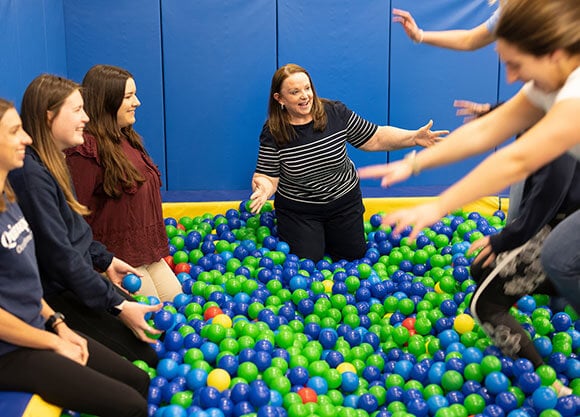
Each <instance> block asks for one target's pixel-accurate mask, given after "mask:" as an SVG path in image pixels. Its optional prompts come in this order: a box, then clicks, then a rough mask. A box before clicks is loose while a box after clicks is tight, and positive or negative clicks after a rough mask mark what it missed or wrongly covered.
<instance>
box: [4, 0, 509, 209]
mask: <svg viewBox="0 0 580 417" xmlns="http://www.w3.org/2000/svg"><path fill="white" fill-rule="evenodd" d="M392 7H399V8H406V9H408V10H410V11H411V12H412V13H413V15H414V16H415V18H416V19H417V21H418V23H419V25H420V26H421V27H423V28H424V29H425V30H441V29H449V28H469V27H473V26H475V25H477V24H480V23H482V22H483V21H485V20H486V19H487V17H489V16H490V15H491V13H492V12H493V10H494V8H491V7H489V6H488V4H487V1H486V0H470V1H468V2H465V1H464V0H440V1H437V2H433V1H431V0H415V1H412V2H410V1H404V0H390V1H387V2H384V1H382V0H365V1H363V2H361V1H359V0H340V1H336V0H334V1H331V0H318V1H316V2H312V1H307V0H277V1H273V0H252V1H247V0H196V1H187V2H184V1H180V0H140V1H136V0H100V1H98V2H87V1H84V0H61V1H55V0H44V1H39V0H18V1H16V0H0V17H1V18H2V22H3V24H2V25H0V41H3V42H4V43H5V44H6V45H10V49H9V52H10V53H9V54H7V59H3V60H1V61H0V69H1V70H2V71H3V74H4V76H3V77H2V80H1V81H0V95H2V96H4V97H7V98H10V99H13V100H16V101H17V102H18V101H19V98H20V96H21V95H22V92H23V91H24V88H25V86H26V85H27V84H28V82H30V80H31V79H32V78H34V76H36V75H38V74H39V73H41V72H53V73H58V74H63V75H67V76H69V77H70V78H72V79H74V80H76V81H79V82H80V81H81V80H82V77H83V75H84V74H85V72H86V71H87V70H88V69H89V68H90V67H91V66H92V65H94V64H96V63H109V64H114V65H119V66H122V67H125V68H127V69H128V70H129V71H131V72H132V73H133V74H134V75H135V78H136V82H137V88H138V95H139V98H140V99H141V101H142V107H141V108H140V109H139V110H138V113H137V119H138V121H137V125H136V129H137V130H138V131H139V132H140V133H141V134H142V135H143V137H144V140H145V144H146V147H147V149H148V150H149V152H150V153H151V155H152V157H153V158H154V160H155V161H156V162H157V164H158V165H159V166H160V168H161V170H162V172H163V175H164V177H163V179H164V187H166V189H167V190H168V192H166V193H165V197H166V199H168V200H173V201H179V200H181V201H188V200H226V199H239V198H245V197H247V196H248V193H249V186H250V178H251V174H252V172H253V168H254V164H255V159H256V154H257V147H258V136H259V132H260V129H261V127H262V125H263V123H264V120H265V117H266V107H267V100H268V93H269V91H268V90H269V84H270V79H271V76H272V74H273V72H274V70H275V69H276V68H277V66H278V65H282V64H285V63H288V62H295V63H298V64H300V65H302V66H304V67H305V68H307V69H308V70H309V72H310V73H311V75H312V77H313V80H314V83H315V86H316V88H317V91H318V93H319V95H321V96H323V97H328V98H332V99H336V100H341V101H343V102H344V103H345V104H347V106H349V107H350V108H351V109H352V110H354V111H356V112H357V113H358V114H360V115H361V116H363V117H365V118H367V119H369V120H371V121H373V122H375V123H378V124H385V123H389V124H391V125H394V126H399V127H403V128H408V129H415V128H418V127H419V126H421V125H423V124H424V123H426V122H427V121H428V120H429V119H433V120H434V121H435V126H434V128H436V129H453V128H455V127H457V126H459V125H460V124H461V119H460V118H458V117H456V116H455V109H454V108H453V107H452V103H453V100H454V99H456V98H463V99H469V100H474V101H491V102H495V101H497V100H498V99H506V98H508V97H509V95H510V94H512V93H513V92H514V91H515V88H514V87H513V86H506V85H505V82H504V75H503V70H500V66H499V63H498V59H497V55H496V53H495V51H494V48H493V46H489V47H487V48H484V49H483V50H480V51H477V52H451V51H445V50H442V49H439V48H434V47H429V46H427V45H415V44H413V43H412V42H411V41H410V40H409V39H408V38H407V37H406V36H405V34H404V32H403V29H402V28H401V27H400V26H399V25H397V24H393V23H391V16H390V10H391V8H392ZM5 22H6V23H5ZM405 153H406V151H398V152H391V153H390V154H389V155H386V154H384V153H375V154H369V153H365V152H362V151H358V150H355V149H351V150H350V155H351V157H352V158H353V159H354V161H355V163H356V164H357V165H359V166H361V165H366V164H369V163H379V162H383V161H385V160H386V159H387V158H389V159H390V160H396V159H399V158H401V157H403V155H404V154H405ZM477 160H478V159H475V160H473V161H469V162H465V163H460V164H457V165H454V166H452V167H448V168H444V169H440V170H433V171H431V172H430V173H429V174H425V175H421V176H419V177H417V178H414V179H412V180H410V181H408V182H406V183H405V184H402V185H400V186H397V187H393V188H392V189H389V190H382V189H378V181H365V182H363V186H364V187H365V190H367V191H365V195H367V196H376V195H409V194H411V195H432V194H434V193H436V192H438V191H440V189H441V188H442V187H445V186H446V185H449V184H450V183H451V182H452V181H454V180H456V179H457V178H459V177H460V176H461V175H462V174H463V173H464V172H465V171H466V170H467V169H469V168H470V167H471V166H473V164H474V163H475V161H477Z"/></svg>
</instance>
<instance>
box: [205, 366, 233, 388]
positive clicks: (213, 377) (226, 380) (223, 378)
mask: <svg viewBox="0 0 580 417" xmlns="http://www.w3.org/2000/svg"><path fill="white" fill-rule="evenodd" d="M230 382H231V377H230V374H229V373H227V372H226V371H225V370H223V369H219V368H216V369H213V370H212V371H211V372H210V373H209V374H208V375H207V385H208V386H210V387H214V388H216V389H217V390H218V391H219V392H222V391H224V390H226V389H227V388H228V387H229V386H230Z"/></svg>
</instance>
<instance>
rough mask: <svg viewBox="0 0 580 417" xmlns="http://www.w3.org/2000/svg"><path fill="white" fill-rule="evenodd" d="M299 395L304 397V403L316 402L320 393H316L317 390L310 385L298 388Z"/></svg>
mask: <svg viewBox="0 0 580 417" xmlns="http://www.w3.org/2000/svg"><path fill="white" fill-rule="evenodd" d="M298 395H299V396H300V398H301V399H302V403H303V404H306V403H316V402H317V401H318V395H317V394H316V391H314V390H313V389H312V388H309V387H304V388H300V389H299V390H298Z"/></svg>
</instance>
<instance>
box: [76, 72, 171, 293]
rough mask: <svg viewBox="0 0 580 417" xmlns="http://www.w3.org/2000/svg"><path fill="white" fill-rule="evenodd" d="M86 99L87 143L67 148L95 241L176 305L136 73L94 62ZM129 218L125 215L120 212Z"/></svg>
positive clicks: (145, 290) (157, 183)
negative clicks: (139, 115)
mask: <svg viewBox="0 0 580 417" xmlns="http://www.w3.org/2000/svg"><path fill="white" fill-rule="evenodd" d="M82 94H83V98H84V102H85V109H86V111H87V114H88V115H89V118H90V120H89V122H88V123H87V125H86V127H85V134H84V143H83V144H82V145H78V146H75V147H73V148H70V149H67V150H65V154H66V156H67V157H66V162H67V164H68V167H69V170H70V172H71V175H72V181H73V183H74V187H75V190H76V193H77V198H78V200H79V202H80V203H81V204H83V205H85V206H87V207H88V209H89V210H90V213H89V214H88V215H87V216H86V217H85V218H86V220H87V222H88V223H89V224H90V226H91V228H92V230H93V234H94V236H95V239H96V240H98V241H99V242H102V243H103V244H104V245H105V246H107V248H109V249H110V250H111V251H113V252H114V253H115V255H117V256H119V257H120V258H121V259H123V260H125V261H126V262H129V263H130V264H131V265H135V266H137V270H138V271H139V272H140V274H141V281H142V286H141V290H140V291H139V294H144V295H147V296H155V297H158V298H159V299H160V300H162V301H173V298H174V297H175V296H176V295H177V294H180V293H181V292H182V290H181V285H180V283H179V280H178V279H177V277H176V276H175V274H174V273H173V271H172V270H171V268H170V267H169V265H167V263H166V262H165V260H164V259H163V258H164V257H165V256H167V255H169V247H168V244H167V234H166V232H165V224H164V222H163V212H162V204H161V192H160V187H161V174H160V172H159V170H158V169H157V166H156V165H155V164H154V163H153V161H152V160H151V158H150V157H149V155H148V154H147V151H146V150H145V147H144V146H143V141H142V139H141V137H140V136H139V135H138V134H137V132H135V130H134V129H133V125H134V123H135V110H136V109H137V107H139V106H140V105H141V102H140V101H139V99H138V98H137V87H136V85H135V80H134V78H133V76H132V75H131V74H130V73H129V72H128V71H126V70H124V69H123V68H119V67H116V66H112V65H95V66H94V67H92V68H91V69H89V71H88V72H87V73H86V75H85V77H84V79H83V83H82ZM119 213H123V215H119Z"/></svg>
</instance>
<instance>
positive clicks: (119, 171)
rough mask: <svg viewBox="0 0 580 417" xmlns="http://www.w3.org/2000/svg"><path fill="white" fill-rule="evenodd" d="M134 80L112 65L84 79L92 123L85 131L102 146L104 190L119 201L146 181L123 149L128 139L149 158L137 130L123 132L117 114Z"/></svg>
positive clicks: (100, 157)
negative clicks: (122, 141) (129, 80)
mask: <svg viewBox="0 0 580 417" xmlns="http://www.w3.org/2000/svg"><path fill="white" fill-rule="evenodd" d="M130 78H133V76H132V75H131V73H130V72H129V71H127V70H124V69H123V68H119V67H115V66H112V65H95V66H94V67H92V68H91V69H90V70H89V71H88V72H87V73H86V75H85V78H84V79H83V97H84V99H85V110H86V112H87V114H88V115H89V118H90V119H91V120H90V121H89V123H87V126H86V129H85V131H86V132H88V133H89V134H91V135H93V136H94V137H95V139H96V140H97V143H98V154H99V159H100V160H101V163H102V164H103V171H104V178H103V190H104V192H105V194H107V195H108V196H109V197H112V198H119V197H121V194H122V192H123V189H129V188H132V187H134V186H136V185H137V186H139V185H141V184H143V183H144V182H145V178H143V176H142V175H141V173H140V172H139V171H138V170H137V168H135V166H134V165H133V164H132V163H131V161H129V160H128V159H127V157H126V156H125V153H124V152H123V149H122V148H121V139H122V138H123V137H124V138H125V139H127V141H128V142H129V144H130V145H131V146H132V147H133V148H135V149H137V150H139V151H141V152H143V153H144V154H146V153H147V152H146V151H145V148H144V146H143V141H142V140H141V137H140V136H139V135H138V134H137V132H135V130H133V126H127V127H124V128H120V127H119V124H118V123H117V112H118V111H119V107H121V104H122V103H123V98H124V97H125V87H126V84H127V80H128V79H130Z"/></svg>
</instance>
